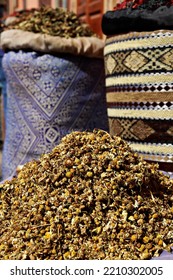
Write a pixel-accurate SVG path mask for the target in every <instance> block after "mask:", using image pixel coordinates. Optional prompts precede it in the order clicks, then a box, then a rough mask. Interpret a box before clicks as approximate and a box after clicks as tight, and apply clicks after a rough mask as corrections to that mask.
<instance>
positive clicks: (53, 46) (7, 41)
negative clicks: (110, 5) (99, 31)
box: [1, 29, 104, 58]
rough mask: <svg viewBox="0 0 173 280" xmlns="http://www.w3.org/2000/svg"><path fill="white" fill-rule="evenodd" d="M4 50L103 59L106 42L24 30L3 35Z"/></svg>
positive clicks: (9, 31) (90, 38)
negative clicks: (32, 51)
mask: <svg viewBox="0 0 173 280" xmlns="http://www.w3.org/2000/svg"><path fill="white" fill-rule="evenodd" d="M1 47H2V49H3V50H28V49H29V50H34V51H38V52H44V53H70V54H74V55H84V56H88V57H97V58H102V57H103V48H104V40H102V39H99V38H97V37H78V38H68V39H67V38H62V37H58V36H51V35H47V34H41V33H33V32H28V31H23V30H16V29H11V30H6V31H3V32H2V33H1Z"/></svg>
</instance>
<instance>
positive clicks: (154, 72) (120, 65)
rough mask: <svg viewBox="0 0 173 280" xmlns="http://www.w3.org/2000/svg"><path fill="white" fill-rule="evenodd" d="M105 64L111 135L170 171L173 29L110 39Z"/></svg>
mask: <svg viewBox="0 0 173 280" xmlns="http://www.w3.org/2000/svg"><path fill="white" fill-rule="evenodd" d="M104 61H105V75H106V78H105V85H106V98H107V110H108V118H109V131H110V134H117V135H119V136H121V137H123V138H124V139H125V140H126V141H128V142H129V144H130V145H131V146H132V147H133V149H134V150H135V151H137V152H138V153H140V154H142V155H143V156H144V158H146V159H147V160H150V159H151V160H152V161H158V162H159V161H160V162H161V161H163V162H164V161H165V162H169V163H170V164H171V163H172V170H173V31H171V30H169V31H167V30H158V31H152V32H129V33H126V34H122V35H115V36H110V37H109V38H107V39H106V44H105V48H104Z"/></svg>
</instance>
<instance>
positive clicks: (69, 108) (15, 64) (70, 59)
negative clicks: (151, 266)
mask: <svg viewBox="0 0 173 280" xmlns="http://www.w3.org/2000/svg"><path fill="white" fill-rule="evenodd" d="M50 20H51V22H50ZM48 21H49V25H48ZM21 26H22V30H21V28H20V27H21ZM51 31H52V33H51ZM1 43H2V48H3V49H4V51H5V54H4V57H3V69H4V72H5V75H6V79H7V110H6V111H7V113H6V132H5V134H6V137H5V141H4V148H3V163H2V173H3V179H6V178H8V177H9V176H13V175H14V174H15V171H16V168H17V166H18V165H21V164H24V163H25V162H27V161H29V160H31V159H33V158H38V157H39V156H40V155H41V154H43V153H45V152H49V151H50V150H51V149H52V148H53V147H54V146H55V145H57V144H58V143H59V141H60V139H61V138H62V137H63V136H65V135H66V134H67V133H69V132H71V131H75V130H92V129H94V128H100V129H104V130H108V118H107V110H106V97H105V86H104V81H105V80H104V79H105V72H104V61H103V48H104V42H103V40H101V39H99V38H97V36H95V34H93V33H92V31H90V30H89V28H88V27H87V26H83V25H82V24H80V22H79V20H78V18H77V16H76V15H75V14H73V13H71V12H67V11H63V10H61V9H56V10H55V9H51V8H41V9H40V11H34V12H33V13H32V14H29V15H27V16H26V15H25V20H24V19H23V20H22V21H21V19H20V23H19V22H18V23H16V22H15V23H12V24H11V25H8V30H5V31H3V32H2V34H1Z"/></svg>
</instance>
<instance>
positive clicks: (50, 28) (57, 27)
mask: <svg viewBox="0 0 173 280" xmlns="http://www.w3.org/2000/svg"><path fill="white" fill-rule="evenodd" d="M8 29H20V30H24V31H30V32H34V33H42V34H48V35H52V36H60V37H64V38H74V37H82V36H87V37H90V36H96V35H95V34H94V32H93V31H92V30H91V29H90V28H89V26H88V25H86V24H83V23H82V22H81V21H80V19H79V18H78V16H77V15H76V14H75V13H74V12H72V11H67V10H65V9H62V8H56V9H53V8H51V7H45V6H43V7H41V8H40V9H38V10H31V12H29V11H27V12H25V13H21V14H20V15H18V17H17V18H16V21H15V22H13V23H11V24H9V25H8V26H7V27H6V28H4V30H8Z"/></svg>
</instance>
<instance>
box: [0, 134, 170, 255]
mask: <svg viewBox="0 0 173 280" xmlns="http://www.w3.org/2000/svg"><path fill="white" fill-rule="evenodd" d="M0 224H1V227H0V259H1V260H2V259H12V260H13V259H14V260H16V259H29V260H30V259H31V260H34V259H39V260H51V259H56V260H57V259H58V260H64V259H73V260H80V259H84V260H85V259H86V260H91V259H101V260H104V259H112V260H113V259H122V260H128V259H150V258H152V257H153V256H159V255H160V253H161V252H162V250H168V251H169V250H170V247H171V246H172V245H173V181H172V180H170V179H169V177H168V176H165V175H163V173H161V172H160V171H159V170H158V166H157V165H153V164H149V163H147V162H145V161H143V160H142V159H141V158H140V157H139V156H138V155H137V154H136V153H134V152H133V151H132V150H131V149H130V147H129V146H128V144H127V143H126V142H125V141H124V140H122V139H121V138H120V137H117V136H113V137H111V136H110V135H109V134H108V133H107V132H104V131H101V130H94V131H93V132H72V133H71V134H68V135H66V136H65V137H64V138H63V139H62V140H61V142H60V144H59V145H58V146H56V147H55V148H54V149H53V150H52V152H51V153H49V154H44V155H42V156H41V157H40V159H39V160H33V161H31V162H29V163H26V164H25V165H24V166H23V168H22V169H21V170H20V171H19V172H18V174H17V176H16V178H13V179H12V180H11V181H9V180H8V181H6V182H5V183H3V184H2V185H1V191H0Z"/></svg>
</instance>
